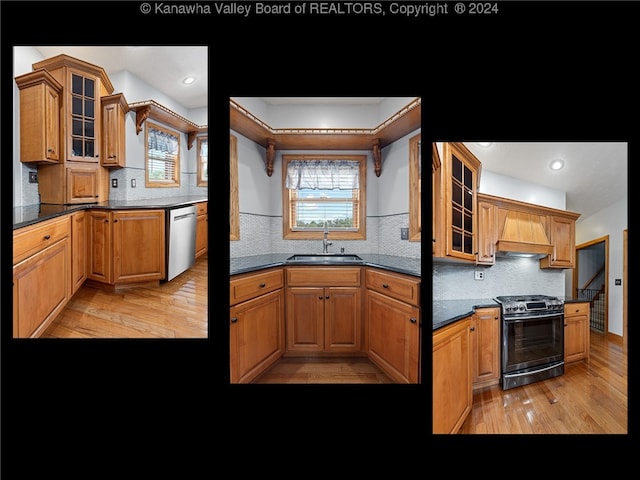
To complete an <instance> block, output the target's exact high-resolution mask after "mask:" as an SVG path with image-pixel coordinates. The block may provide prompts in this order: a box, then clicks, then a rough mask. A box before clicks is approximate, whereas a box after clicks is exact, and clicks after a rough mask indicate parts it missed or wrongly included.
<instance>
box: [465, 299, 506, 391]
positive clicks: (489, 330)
mask: <svg viewBox="0 0 640 480" xmlns="http://www.w3.org/2000/svg"><path fill="white" fill-rule="evenodd" d="M471 358H472V362H473V381H472V383H473V388H474V389H475V388H481V387H487V386H489V385H497V384H498V383H499V382H500V308H497V307H496V308H493V307H492V308H476V309H475V311H474V312H473V315H472V317H471Z"/></svg>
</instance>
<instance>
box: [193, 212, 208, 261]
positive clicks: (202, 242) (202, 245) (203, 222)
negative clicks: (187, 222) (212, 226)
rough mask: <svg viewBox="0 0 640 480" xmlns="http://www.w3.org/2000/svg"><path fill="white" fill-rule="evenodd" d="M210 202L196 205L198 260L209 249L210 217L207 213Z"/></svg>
mask: <svg viewBox="0 0 640 480" xmlns="http://www.w3.org/2000/svg"><path fill="white" fill-rule="evenodd" d="M207 205H208V202H199V203H196V215H197V217H196V218H197V220H196V258H199V257H201V256H202V255H204V254H205V253H207V251H208V247H209V238H208V237H209V230H208V229H209V216H208V213H207Z"/></svg>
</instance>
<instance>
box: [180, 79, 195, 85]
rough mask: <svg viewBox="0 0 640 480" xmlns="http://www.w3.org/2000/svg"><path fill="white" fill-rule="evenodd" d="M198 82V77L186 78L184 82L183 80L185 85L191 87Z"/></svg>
mask: <svg viewBox="0 0 640 480" xmlns="http://www.w3.org/2000/svg"><path fill="white" fill-rule="evenodd" d="M195 81H196V77H185V78H184V80H182V83H184V84H185V85H189V84H190V83H193V82H195Z"/></svg>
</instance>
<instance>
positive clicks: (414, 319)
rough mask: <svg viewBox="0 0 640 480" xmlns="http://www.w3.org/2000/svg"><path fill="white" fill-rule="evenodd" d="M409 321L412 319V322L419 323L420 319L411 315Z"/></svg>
mask: <svg viewBox="0 0 640 480" xmlns="http://www.w3.org/2000/svg"><path fill="white" fill-rule="evenodd" d="M409 321H410V322H411V323H417V322H418V320H417V319H416V318H415V317H411V318H410V319H409Z"/></svg>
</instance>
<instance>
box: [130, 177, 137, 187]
mask: <svg viewBox="0 0 640 480" xmlns="http://www.w3.org/2000/svg"><path fill="white" fill-rule="evenodd" d="M131 188H136V179H135V178H132V179H131Z"/></svg>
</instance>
